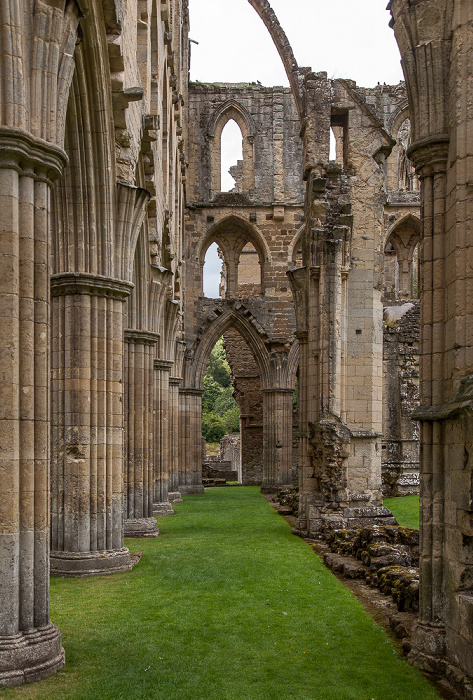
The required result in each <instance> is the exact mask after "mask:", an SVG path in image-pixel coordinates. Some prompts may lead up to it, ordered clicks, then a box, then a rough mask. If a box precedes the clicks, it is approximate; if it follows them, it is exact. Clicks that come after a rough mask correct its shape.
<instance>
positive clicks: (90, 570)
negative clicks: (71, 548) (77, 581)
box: [51, 547, 132, 578]
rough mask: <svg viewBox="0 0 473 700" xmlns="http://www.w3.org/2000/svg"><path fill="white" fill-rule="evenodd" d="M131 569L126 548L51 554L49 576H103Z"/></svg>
mask: <svg viewBox="0 0 473 700" xmlns="http://www.w3.org/2000/svg"><path fill="white" fill-rule="evenodd" d="M131 568H132V563H131V559H130V552H129V550H128V548H127V547H122V548H121V549H109V550H108V549H105V550H99V551H96V552H51V576H62V577H64V578H69V577H76V578H79V577H82V576H103V575H104V574H119V573H122V572H123V571H130V570H131Z"/></svg>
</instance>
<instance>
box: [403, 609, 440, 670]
mask: <svg viewBox="0 0 473 700" xmlns="http://www.w3.org/2000/svg"><path fill="white" fill-rule="evenodd" d="M411 644H412V649H411V651H410V652H409V654H408V656H407V659H408V661H409V663H410V664H412V665H413V666H417V668H420V669H421V670H422V671H425V672H427V673H432V674H434V675H437V676H442V675H444V673H445V666H446V659H445V656H446V653H447V639H446V631H445V626H444V625H443V624H441V623H435V622H424V621H422V620H419V621H418V622H417V624H416V625H415V626H414V629H413V630H412V639H411Z"/></svg>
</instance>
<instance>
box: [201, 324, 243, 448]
mask: <svg viewBox="0 0 473 700" xmlns="http://www.w3.org/2000/svg"><path fill="white" fill-rule="evenodd" d="M232 391H233V389H232V386H231V382H230V367H229V364H228V362H227V360H226V358H225V348H224V347H223V341H222V338H220V340H218V341H217V342H216V343H215V345H214V347H213V349H212V352H211V353H210V358H209V361H208V364H207V369H206V371H205V377H204V394H203V396H202V411H203V414H202V435H203V436H204V437H205V439H206V440H207V441H213V440H221V439H222V437H223V436H224V435H225V434H226V432H227V430H228V431H229V432H234V431H235V432H236V431H238V430H239V429H240V420H239V418H240V411H239V408H238V406H237V403H236V401H235V399H234V398H233V396H232ZM222 430H223V433H222ZM217 435H220V437H216V436H217Z"/></svg>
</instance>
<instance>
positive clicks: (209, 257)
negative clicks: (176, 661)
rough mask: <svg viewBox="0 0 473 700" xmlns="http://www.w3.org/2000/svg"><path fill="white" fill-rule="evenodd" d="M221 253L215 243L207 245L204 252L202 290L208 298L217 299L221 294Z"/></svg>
mask: <svg viewBox="0 0 473 700" xmlns="http://www.w3.org/2000/svg"><path fill="white" fill-rule="evenodd" d="M222 262H223V260H222V253H221V251H220V248H219V247H218V245H217V244H216V243H212V245H210V246H209V248H208V250H207V252H206V254H205V262H204V274H203V278H204V279H203V290H204V296H205V297H208V298H209V299H218V298H219V297H220V296H222V294H223V275H222Z"/></svg>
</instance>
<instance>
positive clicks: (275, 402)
mask: <svg viewBox="0 0 473 700" xmlns="http://www.w3.org/2000/svg"><path fill="white" fill-rule="evenodd" d="M261 391H262V392H263V483H262V485H261V491H262V492H263V493H274V492H275V491H276V490H277V489H279V488H284V487H287V486H292V397H293V394H294V389H280V388H266V389H262V390H261Z"/></svg>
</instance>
